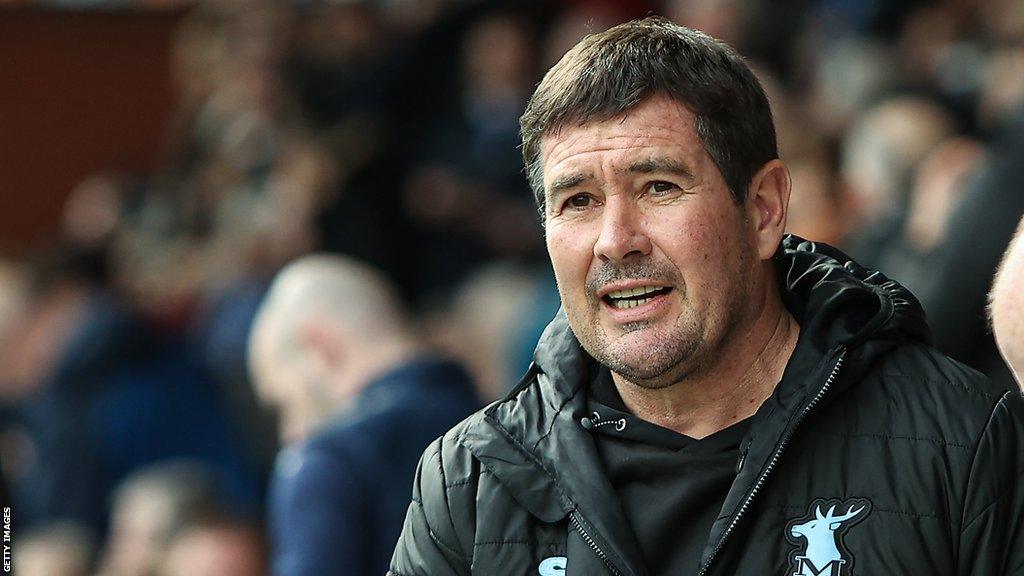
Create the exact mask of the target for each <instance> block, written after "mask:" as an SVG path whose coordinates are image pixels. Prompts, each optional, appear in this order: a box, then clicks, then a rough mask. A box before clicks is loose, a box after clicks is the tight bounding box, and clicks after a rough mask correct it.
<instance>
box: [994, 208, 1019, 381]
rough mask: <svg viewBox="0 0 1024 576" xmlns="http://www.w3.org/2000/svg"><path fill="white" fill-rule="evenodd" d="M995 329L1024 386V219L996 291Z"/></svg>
mask: <svg viewBox="0 0 1024 576" xmlns="http://www.w3.org/2000/svg"><path fill="white" fill-rule="evenodd" d="M991 299H992V305H991V312H992V329H993V331H994V332H995V335H996V343H997V344H998V345H999V351H1000V352H1002V354H1003V358H1005V359H1006V363H1007V364H1009V365H1010V368H1011V369H1012V370H1013V375H1014V376H1015V377H1016V378H1017V382H1019V383H1021V384H1022V385H1024V219H1021V222H1020V225H1019V226H1017V234H1016V235H1015V236H1014V239H1013V241H1012V242H1011V243H1010V247H1009V249H1007V251H1006V255H1005V256H1004V257H1003V263H1002V265H1000V267H999V272H998V273H997V274H996V281H995V285H994V287H993V288H992V296H991Z"/></svg>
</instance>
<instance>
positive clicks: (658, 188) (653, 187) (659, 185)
mask: <svg viewBox="0 0 1024 576" xmlns="http://www.w3.org/2000/svg"><path fill="white" fill-rule="evenodd" d="M647 189H648V190H649V191H650V192H651V193H652V194H654V195H655V196H665V195H666V194H671V193H672V192H674V191H676V190H678V189H679V186H676V185H675V184H673V183H671V182H665V181H664V180H655V181H654V182H651V183H650V184H648V185H647Z"/></svg>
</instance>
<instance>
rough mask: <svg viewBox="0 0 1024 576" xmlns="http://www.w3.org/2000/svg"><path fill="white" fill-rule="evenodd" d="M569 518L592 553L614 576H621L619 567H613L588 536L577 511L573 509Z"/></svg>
mask: <svg viewBox="0 0 1024 576" xmlns="http://www.w3.org/2000/svg"><path fill="white" fill-rule="evenodd" d="M569 520H570V521H571V522H572V525H573V527H574V528H576V531H577V532H579V533H580V536H582V537H583V541H584V542H586V543H587V544H589V545H590V548H591V549H593V550H594V553H596V554H597V557H598V558H600V559H601V561H603V562H604V564H605V566H607V567H608V570H610V571H611V573H612V574H614V575H615V576H623V575H622V572H619V569H618V568H616V567H615V564H612V561H611V560H609V559H608V556H607V555H606V554H605V553H604V551H603V550H601V548H600V547H598V545H597V542H594V539H593V538H591V537H590V534H587V531H586V530H584V529H583V523H582V522H580V519H579V512H576V511H575V510H574V511H573V512H572V514H570V515H569Z"/></svg>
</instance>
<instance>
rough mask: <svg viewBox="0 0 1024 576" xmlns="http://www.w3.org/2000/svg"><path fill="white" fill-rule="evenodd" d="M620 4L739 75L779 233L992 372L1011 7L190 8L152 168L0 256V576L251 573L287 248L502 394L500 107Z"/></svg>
mask: <svg viewBox="0 0 1024 576" xmlns="http://www.w3.org/2000/svg"><path fill="white" fill-rule="evenodd" d="M113 4H118V3H113ZM650 13H659V14H663V15H665V16H668V17H670V18H672V19H673V20H675V21H677V22H679V23H682V24H684V25H687V26H690V27H693V28H697V29H700V30H703V31H705V32H707V33H709V34H711V35H713V36H715V37H717V38H720V39H722V40H725V41H726V42H728V43H730V44H731V45H733V46H734V47H736V48H737V49H738V50H739V51H740V52H741V53H743V54H744V55H745V56H747V57H748V58H749V60H750V62H751V63H752V65H753V67H754V68H755V70H756V72H757V73H758V74H759V76H760V78H761V80H762V83H763V84H764V85H765V87H766V90H767V91H768V93H769V97H770V100H771V101H772V106H773V110H774V113H775V118H776V123H777V127H778V132H779V138H780V152H781V155H782V158H783V159H784V160H785V161H786V162H787V164H788V165H789V166H790V168H791V170H792V173H793V178H794V190H793V197H792V202H791V211H790V218H789V229H790V231H791V232H793V233H795V234H798V235H801V236H804V237H806V238H809V239H813V240H819V241H824V242H828V243H831V244H834V245H836V246H839V247H840V248H842V249H843V250H845V251H847V252H848V253H849V254H851V255H852V256H853V257H854V258H855V259H857V260H858V261H859V262H860V263H861V264H863V265H865V266H867V267H870V268H876V269H880V270H881V271H883V272H884V273H885V274H886V275H888V276H890V277H892V278H894V279H896V280H898V281H900V282H901V283H903V284H905V285H906V286H907V287H909V288H910V289H911V290H912V291H913V292H914V293H915V294H916V295H917V297H918V298H919V299H920V300H921V302H922V304H923V305H924V307H925V309H926V311H927V314H928V318H929V321H930V323H931V325H932V328H933V331H934V334H933V336H934V339H935V343H936V344H937V345H938V346H939V347H940V348H941V349H942V350H943V351H944V352H946V353H947V354H949V355H951V356H953V357H955V358H957V359H959V360H961V361H962V362H965V363H967V364H969V365H971V366H973V367H975V368H977V369H979V370H982V371H983V372H985V373H987V374H988V375H989V376H990V377H992V378H995V379H1000V380H1003V381H1007V382H1009V378H1010V376H1009V373H1008V371H1007V370H1006V368H1005V366H1004V365H1003V364H1002V362H1001V361H1000V359H999V356H998V353H997V351H996V348H995V346H994V343H993V340H992V337H991V334H990V332H989V330H988V328H987V324H986V320H985V303H986V300H985V297H986V292H987V290H988V288H989V285H990V283H991V278H992V274H993V271H994V270H995V268H996V266H997V264H998V262H999V257H1000V255H1001V254H1002V251H1003V250H1004V248H1005V247H1006V245H1007V243H1008V242H1009V239H1010V237H1011V236H1012V233H1013V231H1014V229H1015V226H1016V223H1017V222H1018V221H1019V220H1020V217H1021V215H1022V214H1024V152H1022V151H1024V2H1021V1H1019V0H932V1H925V0H903V1H900V2H883V1H881V0H781V1H772V2H768V1H764V2H757V1H754V0H664V1H654V0H651V1H642V0H628V1H612V0H607V1H598V0H592V1H585V0H563V1H560V2H556V1H552V2H541V1H539V0H538V1H509V2H496V1H483V0H478V1H471V0H389V1H373V0H352V1H346V2H330V1H316V0H304V1H295V2H283V1H282V2H273V1H262V0H219V1H216V2H202V3H197V4H195V5H193V6H192V8H190V9H189V12H188V14H187V15H186V16H185V18H184V19H183V20H182V22H181V24H180V25H179V27H178V30H177V32H176V35H175V39H174V44H173V47H172V50H173V57H172V62H173V65H172V70H170V74H171V76H172V77H173V79H174V85H175V87H176V90H177V95H176V96H177V103H178V104H177V110H176V113H175V115H174V118H173V120H172V122H171V123H170V125H169V126H168V127H167V129H166V133H165V139H164V142H163V153H162V155H161V158H160V160H159V163H158V167H157V168H156V169H155V170H153V172H152V173H148V174H125V173H101V174H95V175H92V176H90V177H88V178H86V179H84V180H83V181H82V182H81V183H80V184H78V185H77V186H76V187H75V189H74V190H72V191H71V193H70V195H69V197H68V200H67V203H66V205H65V206H64V212H63V220H62V233H61V238H60V240H59V242H56V243H55V244H54V245H53V246H47V247H45V248H44V249H41V250H37V251H36V252H34V253H33V254H32V255H31V256H30V257H29V258H25V259H18V260H14V259H8V260H5V261H3V262H0V462H2V465H3V478H4V481H5V483H6V486H7V488H8V489H9V492H10V494H11V498H12V500H13V502H14V503H15V511H16V517H15V522H16V527H17V529H18V535H19V537H18V546H19V547H18V549H17V555H16V569H17V570H18V571H19V572H18V573H19V574H21V575H23V576H42V575H48V574H60V575H64V576H75V575H85V574H101V575H103V576H143V575H176V574H193V575H200V576H202V575H219V576H244V575H252V574H260V573H263V572H264V571H265V570H266V565H267V560H266V557H267V550H268V547H269V546H272V545H273V543H272V542H271V543H268V542H267V541H266V540H267V539H266V538H265V529H264V527H263V518H264V509H265V502H266V497H265V495H266V493H267V484H268V478H269V475H270V473H271V469H272V467H273V462H274V458H275V455H276V454H277V453H278V449H279V448H280V442H281V441H280V440H279V436H278V432H277V423H276V414H275V413H274V412H273V411H271V410H269V409H268V407H267V406H265V405H264V404H263V403H262V402H261V400H260V398H259V397H258V396H257V393H256V391H255V389H254V387H253V382H252V376H251V374H250V370H249V366H250V358H249V357H248V343H249V332H250V327H251V325H252V323H253V320H254V318H255V317H256V314H257V310H258V309H259V307H260V305H261V302H262V301H263V297H264V295H265V293H266V291H267V288H268V286H269V285H270V282H271V280H272V279H273V278H274V276H275V274H276V273H277V272H278V271H279V270H280V269H281V268H282V267H284V266H285V265H286V264H288V263H290V262H292V261H294V260H296V259H297V258H299V257H302V256H304V255H307V254H310V253H313V252H321V253H322V252H326V253H334V254H340V255H345V256H346V257H350V258H353V259H355V260H358V261H360V262H364V263H366V264H368V265H370V266H372V267H373V268H374V269H375V270H377V271H379V272H380V273H381V274H383V275H384V276H386V277H387V278H389V279H390V282H391V283H393V285H394V286H395V290H396V292H397V294H398V295H399V297H400V298H401V299H402V300H403V302H404V303H405V305H406V306H408V308H409V309H410V310H412V311H413V315H414V317H415V319H416V324H417V326H418V332H419V333H420V334H421V335H422V337H423V338H425V339H426V340H427V341H428V343H429V345H430V346H432V347H434V348H435V349H437V350H441V351H443V352H444V353H445V354H447V355H448V356H450V357H452V358H455V359H457V360H458V361H459V362H460V363H461V364H462V365H463V366H465V367H466V369H467V370H468V373H469V375H470V376H471V378H472V379H473V381H474V382H475V384H476V389H477V394H478V396H479V397H480V398H481V399H482V400H483V401H485V402H486V401H489V400H491V399H494V398H496V397H498V396H499V395H501V394H502V393H503V392H504V391H506V390H507V389H509V388H510V387H511V386H512V385H513V384H514V383H515V381H516V379H517V377H518V375H519V374H520V373H521V372H523V371H524V370H525V368H526V366H527V364H528V363H529V361H530V357H531V353H532V346H533V344H534V342H535V341H536V338H537V336H538V335H539V334H540V331H541V329H542V328H543V326H544V325H545V324H546V322H547V321H548V320H549V319H550V318H551V316H552V315H553V314H554V312H555V311H556V310H557V308H558V297H557V293H556V292H555V290H554V286H553V279H552V276H551V274H550V272H549V268H548V265H547V263H546V260H545V255H544V249H543V236H542V229H541V226H540V219H539V217H538V215H537V211H536V208H535V207H534V205H533V200H532V196H531V194H530V191H529V189H528V186H527V183H526V179H525V176H524V174H523V172H522V164H521V157H520V152H519V149H518V142H519V136H518V116H519V114H520V113H521V112H522V109H523V106H524V104H525V102H526V99H527V98H528V97H529V95H530V94H531V92H532V90H533V87H534V86H535V85H536V83H537V82H538V80H539V78H540V76H541V75H542V74H543V72H544V71H545V70H546V69H547V68H548V67H549V66H550V65H551V64H552V63H554V62H555V61H556V60H557V59H558V58H559V57H560V56H561V55H562V54H563V53H564V51H565V50H566V49H568V48H569V47H570V46H572V45H573V44H574V43H575V42H576V41H577V40H578V39H579V38H581V37H582V36H584V35H585V34H587V33H588V32H589V31H599V30H603V29H605V28H607V27H609V26H611V25H613V24H616V23H618V22H622V21H625V20H628V19H632V18H635V17H642V16H645V15H647V14H650ZM421 448H422V447H420V449H421ZM409 482H411V477H410V479H409Z"/></svg>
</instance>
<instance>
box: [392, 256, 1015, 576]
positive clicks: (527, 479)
mask: <svg viewBox="0 0 1024 576" xmlns="http://www.w3.org/2000/svg"><path fill="white" fill-rule="evenodd" d="M775 263H776V268H777V270H778V275H779V281H780V286H781V288H782V293H783V299H784V300H785V302H786V305H787V307H789V309H790V311H791V312H792V313H793V315H794V317H795V318H796V319H797V320H798V321H799V323H800V325H801V333H800V338H799V341H798V343H797V347H796V350H795V351H794V353H793V355H792V357H791V358H790V361H789V363H788V364H787V367H786V370H785V374H784V376H783V378H782V381H781V382H780V384H779V385H778V387H777V388H776V390H775V393H774V394H773V395H772V397H770V398H769V399H768V400H767V401H766V402H765V404H764V406H762V408H761V409H760V410H759V411H758V413H757V414H756V415H755V416H754V417H753V419H752V420H751V429H750V433H749V434H748V436H747V438H746V440H745V441H744V444H743V445H742V446H741V456H740V458H739V461H738V462H737V474H736V479H735V481H734V482H733V486H732V488H731V490H730V491H729V494H728V495H727V497H726V499H725V502H724V504H723V506H722V510H721V513H720V514H719V517H718V519H717V520H716V521H715V523H714V525H713V526H712V529H711V532H710V533H709V534H708V541H707V546H706V548H705V551H704V554H703V558H702V561H701V565H702V568H701V571H700V572H699V574H700V575H701V576H703V575H710V574H718V575H758V576H763V575H769V574H778V575H782V574H787V575H794V576H851V575H876V576H877V575H883V574H885V575H895V574H929V575H945V574H950V575H952V574H993V575H995V574H1000V575H1001V574H1018V573H1020V574H1024V541H1022V540H1024V535H1022V530H1021V529H1022V527H1024V510H1022V508H1024V487H1020V488H1019V487H1018V483H1017V480H1018V479H1019V478H1020V476H1021V475H1022V472H1024V404H1022V402H1021V397H1020V394H1019V392H1017V391H1016V390H1013V391H1010V390H1003V389H998V388H996V387H994V386H992V385H991V384H989V383H988V382H987V381H986V380H985V378H984V377H983V376H981V375H980V374H978V373H977V372H974V371H972V370H970V369H969V368H966V367H964V366H961V365H959V364H957V363H955V362H954V361H952V360H949V359H948V358H945V357H944V356H942V355H941V354H939V353H938V352H936V351H935V350H934V349H933V348H931V347H930V346H929V345H928V344H927V340H928V330H927V327H926V325H925V323H924V319H923V313H922V311H921V308H920V305H919V304H918V303H917V300H916V299H915V298H914V297H913V296H912V295H911V294H910V293H909V292H907V291H906V289H904V288H903V287H902V286H900V285H899V284H897V283H896V282H894V281H892V280H889V279H888V278H886V277H885V276H883V275H882V274H880V273H877V272H870V271H867V270H864V269H863V268H861V267H860V266H859V265H857V264H856V263H854V262H852V261H850V260H849V259H848V258H847V257H846V256H845V255H844V254H842V253H841V252H839V251H838V250H835V249H833V248H831V247H828V246H825V245H822V244H815V243H812V242H807V241H804V240H802V239H800V238H796V237H792V236H790V237H787V238H786V239H785V240H784V241H783V243H782V245H781V246H780V249H779V251H778V253H777V254H776V257H775ZM588 362H592V360H591V359H590V358H589V357H588V356H587V355H586V353H585V352H584V351H583V350H582V349H581V348H580V345H579V343H578V342H577V340H576V339H575V337H574V336H573V334H572V332H571V330H570V329H569V326H568V323H567V321H566V318H565V316H564V314H563V313H559V314H558V316H556V318H555V319H554V321H553V322H552V323H551V325H550V326H549V327H548V329H547V331H546V332H545V334H544V336H542V338H541V341H540V343H539V345H538V347H537V352H536V354H535V363H534V365H533V366H531V369H530V371H529V372H528V374H527V375H526V377H524V379H523V381H522V383H521V384H520V385H519V386H517V387H516V389H515V390H513V391H512V392H511V393H510V394H509V396H508V397H507V398H505V399H503V400H501V401H498V402H496V403H494V404H492V405H491V406H489V407H487V408H486V409H484V410H483V411H481V412H478V413H477V414H475V415H473V416H471V417H470V418H468V419H467V420H465V421H464V422H463V423H461V424H460V425H459V426H457V427H455V428H454V429H453V430H451V431H450V432H448V433H447V434H446V435H445V436H443V437H442V438H440V439H438V440H437V441H436V442H435V443H434V444H432V445H431V446H430V447H429V448H428V449H427V451H426V452H425V453H424V455H423V458H422V460H421V462H420V467H419V470H418V471H417V476H416V480H415V484H414V487H413V503H412V504H411V506H410V509H409V513H408V516H407V518H406V523H405V527H404V530H403V534H402V537H401V538H400V539H399V542H398V547H397V549H396V550H395V555H394V557H393V559H392V563H391V574H394V575H395V576H412V575H414V574H417V575H429V576H442V575H445V574H488V575H491V574H493V575H498V574H541V575H544V576H551V575H561V574H565V573H569V574H580V575H591V574H620V575H635V576H643V575H646V574H648V571H647V569H646V567H645V566H643V565H642V562H641V560H640V558H641V555H640V553H639V549H638V545H637V543H636V541H635V537H634V536H633V534H632V531H631V530H630V528H629V525H628V523H627V522H626V521H625V519H624V516H623V513H622V510H621V506H620V505H619V502H618V499H617V497H616V495H615V493H614V491H613V490H612V488H611V486H610V484H609V482H608V480H607V478H606V477H605V475H604V471H603V467H602V464H601V462H600V459H599V457H598V455H597V452H596V450H595V447H594V442H593V440H592V438H591V437H590V436H589V434H588V432H587V431H586V430H584V429H583V427H582V426H580V420H581V418H583V417H584V416H586V415H587V412H586V396H587V395H586V393H585V389H584V388H585V386H586V385H587V378H586V377H585V375H586V373H587V371H586V365H587V363H588ZM679 529H680V530H686V529H687V528H686V526H680V527H679ZM566 571H568V572H566Z"/></svg>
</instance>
